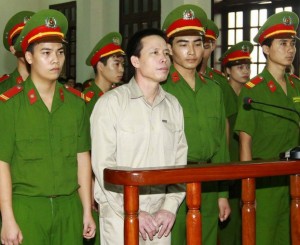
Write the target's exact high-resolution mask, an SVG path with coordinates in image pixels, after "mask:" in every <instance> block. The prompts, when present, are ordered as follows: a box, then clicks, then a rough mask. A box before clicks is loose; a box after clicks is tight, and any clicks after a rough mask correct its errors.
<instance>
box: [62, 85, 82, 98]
mask: <svg viewBox="0 0 300 245" xmlns="http://www.w3.org/2000/svg"><path fill="white" fill-rule="evenodd" d="M65 88H66V89H67V90H68V91H69V92H71V93H72V94H74V95H76V96H78V97H79V98H81V99H83V100H84V101H86V96H85V95H84V93H82V92H80V91H79V90H77V89H75V88H73V87H70V86H68V85H65Z"/></svg>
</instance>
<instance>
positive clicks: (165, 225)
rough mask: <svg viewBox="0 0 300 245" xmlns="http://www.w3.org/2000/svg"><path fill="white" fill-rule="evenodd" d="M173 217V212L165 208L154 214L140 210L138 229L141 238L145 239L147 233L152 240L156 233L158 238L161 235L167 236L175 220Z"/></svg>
mask: <svg viewBox="0 0 300 245" xmlns="http://www.w3.org/2000/svg"><path fill="white" fill-rule="evenodd" d="M175 217H176V216H175V214H173V213H171V212H169V211H167V210H159V211H158V212H157V213H155V214H154V215H150V214H149V213H147V212H144V211H141V212H140V214H139V231H140V234H141V236H142V238H143V239H144V240H145V241H146V240H147V235H148V237H149V239H150V240H151V241H152V240H153V237H154V236H155V235H156V234H157V233H158V235H157V237H158V238H161V237H162V236H163V235H164V236H168V235H169V234H170V231H171V229H172V227H173V224H174V222H175Z"/></svg>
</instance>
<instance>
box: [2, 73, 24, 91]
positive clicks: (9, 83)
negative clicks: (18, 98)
mask: <svg viewBox="0 0 300 245" xmlns="http://www.w3.org/2000/svg"><path fill="white" fill-rule="evenodd" d="M22 82H23V79H22V77H21V75H20V73H19V71H18V69H15V70H14V71H13V72H12V73H11V74H9V78H8V79H6V80H5V81H3V82H2V83H0V94H1V93H3V92H5V91H7V90H9V89H10V88H12V87H13V86H15V85H17V84H20V83H22Z"/></svg>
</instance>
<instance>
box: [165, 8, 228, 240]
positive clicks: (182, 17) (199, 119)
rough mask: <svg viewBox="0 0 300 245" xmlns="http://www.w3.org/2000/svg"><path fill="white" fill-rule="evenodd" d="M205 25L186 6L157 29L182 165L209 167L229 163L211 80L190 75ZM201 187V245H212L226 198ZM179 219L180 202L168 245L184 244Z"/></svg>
mask: <svg viewBox="0 0 300 245" xmlns="http://www.w3.org/2000/svg"><path fill="white" fill-rule="evenodd" d="M206 22H207V16H206V14H205V12H204V11H203V10H202V9H201V8H200V7H198V6H196V5H192V4H186V5H182V6H179V7H177V8H176V9H174V10H173V11H172V12H171V13H170V14H169V15H168V16H167V17H166V19H165V21H164V24H163V29H164V31H165V32H166V35H167V37H168V42H169V45H170V50H171V55H172V60H173V65H172V66H171V68H170V74H169V76H168V79H167V82H166V83H165V84H164V85H163V86H164V89H165V90H166V91H167V92H169V93H171V94H173V95H175V96H176V97H177V99H178V100H179V102H180V104H181V106H182V107H183V112H184V119H185V134H186V137H187V142H188V161H190V162H205V163H212V164H214V163H218V162H226V161H229V154H228V148H227V145H226V133H225V111H224V102H223V96H222V91H221V89H220V87H219V86H218V85H217V84H216V83H215V82H214V81H213V80H211V79H210V78H209V77H204V76H202V75H199V74H198V73H197V70H196V68H197V66H198V65H199V63H200V62H201V59H202V55H203V39H204V35H205V27H206ZM202 188H203V189H202V190H203V192H202V201H201V203H202V207H201V211H202V238H203V244H205V245H210V244H212V245H215V244H216V243H217V227H218V214H219V217H220V219H221V221H224V220H226V219H227V218H228V216H229V213H230V207H229V205H228V201H227V199H226V198H227V194H228V193H227V191H224V192H223V191H221V189H220V186H219V183H216V182H210V183H204V184H203V187H202ZM218 202H219V205H218ZM218 209H219V210H218ZM185 219H186V204H185V201H184V202H183V203H182V205H181V207H180V209H179V211H178V215H177V219H176V223H175V225H174V228H173V230H172V244H180V245H182V244H185V240H186V239H185V237H186V233H185V230H186V227H185V226H186V225H185Z"/></svg>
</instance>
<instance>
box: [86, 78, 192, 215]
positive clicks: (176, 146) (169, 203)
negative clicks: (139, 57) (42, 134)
mask: <svg viewBox="0 0 300 245" xmlns="http://www.w3.org/2000/svg"><path fill="white" fill-rule="evenodd" d="M183 121H184V119H183V112H182V108H181V106H180V104H179V102H178V101H177V99H176V98H175V97H174V96H173V95H171V94H169V93H167V92H165V91H164V90H163V89H162V88H161V87H159V93H158V95H157V96H156V98H155V101H154V103H153V105H152V106H151V105H149V104H148V103H147V102H146V100H145V98H144V96H143V93H142V91H141V90H140V88H139V86H138V84H137V83H136V81H135V79H134V78H133V79H131V81H130V82H129V83H128V84H125V85H122V86H120V87H118V88H116V89H113V90H111V91H109V92H108V93H106V94H104V95H103V96H102V97H100V99H99V100H98V101H97V103H96V105H95V107H94V110H93V113H92V115H91V137H92V165H93V171H94V173H95V176H96V183H95V199H96V201H97V202H98V203H99V204H100V216H101V217H105V216H108V215H109V214H108V213H109V212H105V211H104V210H107V206H108V205H109V206H110V208H112V209H113V210H114V211H115V212H116V213H117V214H118V215H119V216H121V217H123V213H124V212H123V207H124V206H123V194H122V192H123V189H122V187H120V186H118V187H115V186H110V185H108V184H107V183H105V186H104V183H103V170H104V168H107V167H117V166H121V167H132V168H146V167H162V166H177V165H186V163H187V143H186V138H185V135H184V123H183ZM170 189H172V193H168V191H170ZM173 191H174V192H173ZM150 194H151V195H150ZM184 196H185V193H184V189H183V186H181V185H178V186H152V187H150V186H147V187H143V188H140V203H139V204H140V210H142V211H146V212H149V213H154V212H157V211H158V210H160V209H165V210H168V211H171V212H172V213H176V211H177V208H178V207H179V205H180V203H181V202H182V200H183V198H184Z"/></svg>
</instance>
